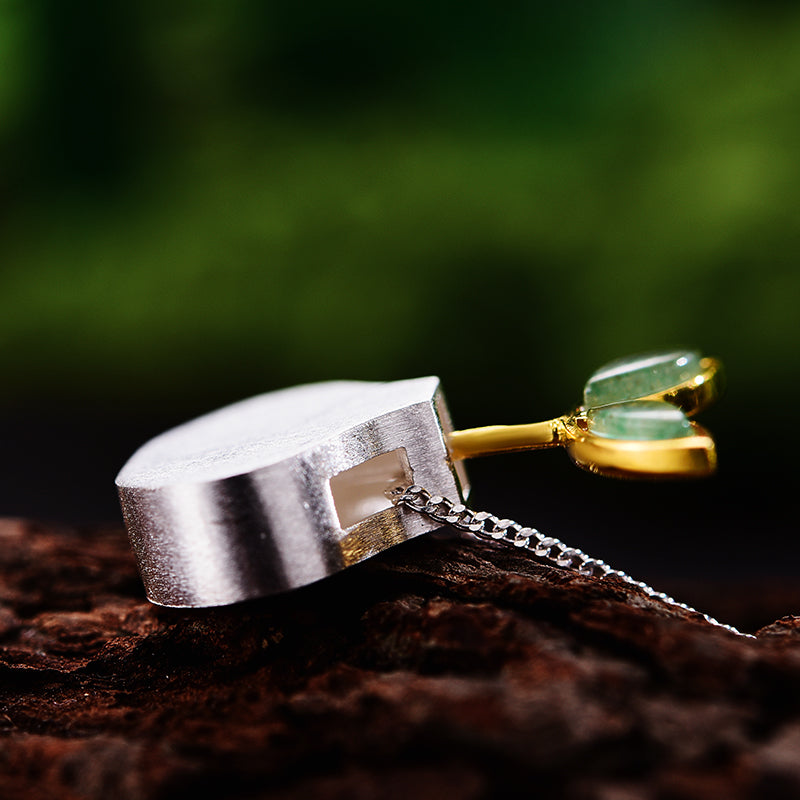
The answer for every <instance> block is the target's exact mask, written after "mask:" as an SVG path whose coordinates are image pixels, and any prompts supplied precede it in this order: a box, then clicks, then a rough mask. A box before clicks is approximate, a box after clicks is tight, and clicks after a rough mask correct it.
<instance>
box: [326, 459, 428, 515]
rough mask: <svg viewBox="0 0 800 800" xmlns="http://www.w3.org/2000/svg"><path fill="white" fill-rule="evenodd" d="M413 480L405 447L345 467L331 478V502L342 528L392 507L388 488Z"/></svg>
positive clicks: (405, 485)
mask: <svg viewBox="0 0 800 800" xmlns="http://www.w3.org/2000/svg"><path fill="white" fill-rule="evenodd" d="M413 482H414V477H413V473H412V471H411V466H410V465H409V463H408V456H407V455H406V449H405V448H404V447H399V448H398V449H397V450H392V451H391V452H389V453H383V454H381V455H379V456H375V457H374V458H370V459H367V460H366V461H364V462H362V463H361V464H357V465H356V466H355V467H351V468H350V469H346V470H345V471H344V472H340V473H339V474H338V475H334V476H333V477H332V478H331V480H330V486H331V494H332V495H333V504H334V506H335V508H336V515H337V516H338V517H339V524H340V525H341V527H342V529H346V528H351V527H352V526H353V525H357V524H358V523H359V522H363V521H364V520H365V519H367V518H368V517H371V516H374V515H375V514H377V513H379V512H380V511H384V510H386V509H387V508H391V507H392V501H391V500H390V499H389V497H388V495H387V491H388V490H390V489H394V488H396V487H398V486H403V487H408V486H411V484H412V483H413Z"/></svg>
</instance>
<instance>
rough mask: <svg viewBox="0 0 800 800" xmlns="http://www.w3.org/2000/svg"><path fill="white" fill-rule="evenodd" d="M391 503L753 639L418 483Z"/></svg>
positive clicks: (554, 541)
mask: <svg viewBox="0 0 800 800" xmlns="http://www.w3.org/2000/svg"><path fill="white" fill-rule="evenodd" d="M394 502H395V503H396V504H397V505H402V506H404V507H405V508H408V509H411V510H412V511H416V512H418V513H420V514H423V515H424V516H426V517H428V519H431V520H433V521H434V522H441V523H443V524H447V525H452V526H453V527H454V528H457V529H458V530H460V531H464V532H465V533H468V534H470V535H472V536H474V537H476V538H478V539H490V540H493V541H497V542H501V543H502V544H506V545H511V546H513V547H518V548H520V549H522V550H527V551H528V552H529V553H532V554H533V555H534V556H537V557H538V558H542V559H546V560H548V561H552V562H553V563H554V564H557V565H558V566H559V567H564V568H566V569H571V570H574V571H575V572H578V573H580V574H581V575H586V576H587V577H593V578H619V579H620V580H623V581H625V583H630V584H632V585H633V586H635V587H637V588H638V589H641V590H642V591H643V592H644V593H645V594H646V595H648V597H654V598H656V599H657V600H661V601H662V602H664V603H669V604H670V605H673V606H677V607H678V608H682V609H683V610H684V611H689V612H691V613H693V614H699V615H700V616H701V617H702V618H703V619H704V620H705V621H706V622H708V623H710V624H711V625H716V626H718V627H720V628H725V630H726V631H730V632H731V633H735V634H736V635H737V636H745V637H747V638H749V639H754V638H755V636H753V635H752V634H749V633H742V632H741V631H739V630H737V629H736V628H734V627H733V626H732V625H726V624H725V623H724V622H719V621H718V620H716V619H714V618H713V617H710V616H709V615H708V614H703V613H702V612H701V611H698V610H697V609H696V608H692V607H691V606H688V605H686V603H679V602H678V601H677V600H675V599H673V598H672V597H670V596H669V595H667V594H664V592H657V591H656V590H655V589H653V588H652V587H651V586H648V585H647V584H646V583H644V582H642V581H637V580H634V579H633V578H632V577H631V576H630V575H628V574H626V573H625V572H622V571H621V570H618V569H613V568H612V567H610V566H609V565H608V564H606V563H605V561H600V559H597V558H592V557H591V556H587V555H586V553H584V552H583V551H582V550H578V549H577V548H576V547H569V546H568V545H566V544H564V542H562V541H560V540H559V539H554V538H553V537H552V536H545V535H544V534H543V533H540V532H539V531H537V530H536V529H535V528H526V527H523V526H522V525H520V524H519V523H518V522H514V521H513V520H510V519H501V518H500V517H496V516H494V514H489V513H488V512H486V511H472V510H470V509H469V508H467V507H466V506H465V505H464V504H463V503H454V502H453V501H452V500H448V499H447V498H446V497H442V496H441V495H432V494H431V493H430V492H429V491H428V490H427V489H424V488H423V487H422V486H417V485H414V486H410V487H408V488H407V489H398V490H397V492H396V494H395V497H394Z"/></svg>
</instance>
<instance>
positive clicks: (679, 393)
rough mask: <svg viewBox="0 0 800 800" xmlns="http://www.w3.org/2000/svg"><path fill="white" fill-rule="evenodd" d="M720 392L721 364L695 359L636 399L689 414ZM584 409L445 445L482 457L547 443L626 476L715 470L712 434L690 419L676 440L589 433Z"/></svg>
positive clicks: (472, 432) (462, 434) (591, 466)
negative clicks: (674, 379)
mask: <svg viewBox="0 0 800 800" xmlns="http://www.w3.org/2000/svg"><path fill="white" fill-rule="evenodd" d="M721 392H722V365H721V363H720V362H719V361H718V360H717V359H714V358H703V359H701V360H700V371H699V372H698V374H697V375H695V376H693V377H692V378H690V379H688V380H685V381H683V382H682V383H679V384H676V385H674V386H670V387H667V388H665V389H662V390H660V391H658V392H655V393H652V394H648V395H644V396H642V397H638V398H635V401H640V400H646V401H662V402H666V403H669V404H670V405H673V406H677V407H678V408H680V409H681V410H682V411H683V413H684V414H685V415H686V416H693V415H694V414H696V413H698V412H699V411H701V410H703V409H704V408H706V407H707V406H709V405H710V404H711V403H712V402H713V401H714V400H716V399H717V398H718V397H719V395H720V394H721ZM587 411H588V409H586V408H584V407H582V406H581V407H579V408H577V409H576V410H575V411H574V412H573V413H571V414H565V415H563V416H560V417H556V418H554V419H550V420H546V421H544V422H536V423H531V424H525V425H490V426H487V427H483V428H471V429H468V430H463V431H453V432H452V433H450V434H449V435H448V437H447V446H448V450H449V452H450V456H451V458H452V459H453V460H454V461H458V460H461V459H466V458H475V457H477V456H483V455H493V454H497V453H508V452H515V451H520V450H540V449H543V448H546V447H559V446H563V447H565V448H566V450H567V452H568V453H569V455H570V457H571V458H572V460H573V461H574V462H575V464H577V465H578V466H579V467H582V468H583V469H586V470H589V471H590V472H594V473H597V474H601V475H606V476H611V477H625V478H648V477H652V478H669V477H687V478H694V477H703V476H706V475H710V474H711V473H713V472H714V470H715V469H716V464H717V456H716V448H715V445H714V440H713V439H712V438H711V435H710V434H709V433H708V431H706V430H705V429H704V428H702V427H701V426H700V425H698V424H697V423H696V422H692V423H691V433H690V435H687V436H683V437H680V438H676V439H655V440H633V439H622V438H610V437H606V436H600V435H597V434H594V433H592V431H591V430H590V426H589V424H588V421H587V414H586V412H587Z"/></svg>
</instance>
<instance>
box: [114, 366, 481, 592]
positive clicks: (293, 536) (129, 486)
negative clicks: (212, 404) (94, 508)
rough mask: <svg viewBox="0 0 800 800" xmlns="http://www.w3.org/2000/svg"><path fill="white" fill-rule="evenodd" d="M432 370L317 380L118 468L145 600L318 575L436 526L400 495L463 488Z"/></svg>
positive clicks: (228, 410)
mask: <svg viewBox="0 0 800 800" xmlns="http://www.w3.org/2000/svg"><path fill="white" fill-rule="evenodd" d="M450 430H451V424H450V418H449V415H448V412H447V408H446V406H445V402H444V398H443V396H442V393H441V390H440V388H439V380H438V378H434V377H428V378H418V379H415V380H406V381H397V382H392V383H367V382H360V381H337V382H332V383H319V384H310V385H307V386H298V387H295V388H292V389H285V390H282V391H277V392H271V393H269V394H263V395H260V396H258V397H253V398H251V399H249V400H244V401H242V402H240V403H236V404H234V405H231V406H227V407H225V408H222V409H220V410H218V411H214V412H212V413H210V414H207V415H205V416H203V417H200V418H198V419H195V420H193V421H191V422H188V423H186V424H185V425H181V426H179V427H177V428H174V429H172V430H170V431H167V432H166V433H163V434H161V435H160V436H157V437H156V438H154V439H152V440H151V441H149V442H148V443H147V444H145V445H143V446H142V447H141V448H140V449H139V450H138V451H137V452H136V453H134V455H133V456H132V457H131V458H130V460H129V461H128V463H127V464H126V465H125V466H124V467H123V468H122V470H121V471H120V473H119V475H118V476H117V488H118V491H119V496H120V501H121V504H122V510H123V515H124V517H125V524H126V526H127V529H128V533H129V535H130V538H131V543H132V544H133V548H134V550H135V552H136V557H137V560H138V564H139V570H140V572H141V575H142V579H143V581H144V585H145V589H146V592H147V596H148V598H149V599H150V600H151V601H153V602H154V603H157V604H159V605H164V606H173V607H194V606H197V607H204V606H218V605H227V604H230V603H235V602H239V601H242V600H248V599H252V598H256V597H263V596H266V595H271V594H275V593H278V592H281V591H285V590H287V589H293V588H296V587H300V586H304V585H306V584H309V583H312V582H314V581H317V580H319V579H321V578H324V577H326V576H328V575H331V574H333V573H335V572H338V571H339V570H342V569H344V568H345V567H348V566H350V565H352V564H356V563H358V562H360V561H363V560H364V559H366V558H369V557H370V556H373V555H375V554H377V553H379V552H381V551H382V550H385V549H387V548H388V547H391V546H392V545H395V544H398V543H400V542H403V541H405V540H407V539H411V538H413V537H415V536H419V535H421V534H423V533H428V532H430V531H432V530H435V529H436V528H438V527H440V525H439V524H438V523H436V522H434V521H431V520H429V519H426V518H425V517H423V516H421V515H419V514H415V513H414V512H412V511H409V510H408V509H406V508H403V507H398V506H395V505H393V503H392V501H391V499H390V496H389V490H391V489H397V488H398V487H399V488H405V487H409V486H411V485H412V484H413V483H421V484H423V485H425V486H426V487H428V488H429V489H430V490H431V491H433V492H437V493H440V494H442V495H444V496H448V497H458V498H460V499H461V500H464V499H466V496H467V494H468V485H467V481H466V476H465V474H464V471H463V466H462V465H461V463H460V462H454V461H453V460H452V459H451V458H450V456H449V453H448V449H447V445H446V437H447V435H448V433H449V432H450Z"/></svg>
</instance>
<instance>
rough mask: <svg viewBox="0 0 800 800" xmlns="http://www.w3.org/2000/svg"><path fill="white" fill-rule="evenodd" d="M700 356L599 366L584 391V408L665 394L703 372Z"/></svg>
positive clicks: (659, 356) (651, 357)
mask: <svg viewBox="0 0 800 800" xmlns="http://www.w3.org/2000/svg"><path fill="white" fill-rule="evenodd" d="M702 371H703V370H702V367H701V366H700V354H699V353H696V352H692V351H682V350H681V351H674V352H669V353H648V354H644V355H638V356H630V357H628V358H621V359H618V360H617V361H612V362H611V363H609V364H606V365H605V366H602V367H600V369H598V370H597V371H596V372H595V373H594V374H593V375H592V377H591V378H589V380H588V382H587V383H586V387H585V388H584V390H583V405H584V408H597V407H598V406H605V405H609V404H610V403H623V402H627V401H629V400H637V399H639V398H641V397H647V396H649V395H652V394H655V393H656V392H664V391H667V390H669V389H671V388H673V387H675V386H678V385H679V384H681V383H684V382H686V381H688V380H691V379H692V378H694V377H695V376H697V375H700V374H701V373H702Z"/></svg>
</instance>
